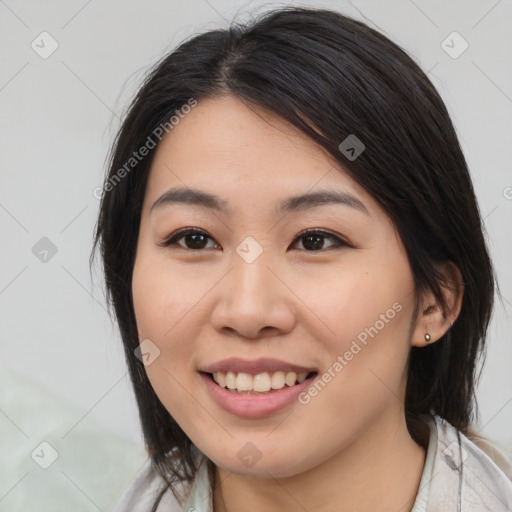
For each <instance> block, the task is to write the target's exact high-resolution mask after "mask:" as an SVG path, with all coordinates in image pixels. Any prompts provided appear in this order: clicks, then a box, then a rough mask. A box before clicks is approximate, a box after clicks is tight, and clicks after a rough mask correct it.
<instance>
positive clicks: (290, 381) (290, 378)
mask: <svg viewBox="0 0 512 512" xmlns="http://www.w3.org/2000/svg"><path fill="white" fill-rule="evenodd" d="M284 381H285V382H286V385H287V386H293V385H294V384H295V383H296V382H297V374H296V373H295V372H288V373H287V374H286V377H285V379H284Z"/></svg>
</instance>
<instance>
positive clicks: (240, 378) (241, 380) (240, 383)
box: [236, 373, 252, 391]
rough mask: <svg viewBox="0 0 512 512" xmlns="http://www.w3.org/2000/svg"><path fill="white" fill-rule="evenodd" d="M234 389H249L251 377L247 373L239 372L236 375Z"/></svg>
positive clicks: (250, 387)
mask: <svg viewBox="0 0 512 512" xmlns="http://www.w3.org/2000/svg"><path fill="white" fill-rule="evenodd" d="M236 389H238V391H251V389H252V377H251V376H250V375H249V374H248V373H239V374H238V375H237V377H236Z"/></svg>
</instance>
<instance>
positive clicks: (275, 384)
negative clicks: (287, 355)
mask: <svg viewBox="0 0 512 512" xmlns="http://www.w3.org/2000/svg"><path fill="white" fill-rule="evenodd" d="M285 379H286V374H285V373H284V372H275V373H274V375H272V389H281V388H284V385H285Z"/></svg>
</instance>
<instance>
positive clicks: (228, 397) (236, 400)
mask: <svg viewBox="0 0 512 512" xmlns="http://www.w3.org/2000/svg"><path fill="white" fill-rule="evenodd" d="M199 375H200V377H201V379H202V380H203V382H204V383H205V385H206V388H207V389H208V391H209V392H210V394H211V396H212V398H213V400H214V401H215V402H216V403H217V405H219V406H220V407H222V408H223V409H224V410H225V411H227V412H229V413H231V414H234V415H235V416H239V417H240V418H251V419H254V418H261V417H263V416H268V415H270V414H274V413H276V412H278V411H280V410H281V409H284V408H285V407H286V406H288V405H290V404H292V403H293V402H294V401H298V399H297V397H298V396H299V394H300V393H301V392H302V391H304V390H305V389H306V388H307V387H308V386H309V385H310V384H311V382H313V380H314V379H315V378H316V376H317V374H316V373H315V374H313V375H312V376H311V377H308V378H307V379H305V380H304V381H302V382H301V383H300V384H296V385H295V386H285V387H284V388H281V389H278V390H276V391H273V392H269V393H268V394H265V395H245V394H241V393H232V392H231V391H228V390H227V389H226V388H221V387H220V386H219V385H218V384H216V383H215V382H214V381H213V380H212V379H211V378H210V377H209V376H208V375H206V374H205V373H201V372H200V373H199Z"/></svg>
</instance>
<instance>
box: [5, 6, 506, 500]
mask: <svg viewBox="0 0 512 512" xmlns="http://www.w3.org/2000/svg"><path fill="white" fill-rule="evenodd" d="M291 3H293V4H295V5H307V6H318V7H326V8H333V9H336V10H339V11H341V12H342V13H345V14H348V15H351V16H353V17H355V18H357V19H361V20H366V22H367V23H369V24H370V26H373V27H374V28H378V29H379V30H381V31H383V32H384V33H385V34H386V35H387V36H388V37H390V38H391V39H392V40H393V41H395V42H396V43H398V44H399V45H400V46H402V47H403V48H404V49H406V50H407V51H408V52H409V53H410V54H412V56H413V57H414V58H415V59H416V60H417V62H418V63H419V64H420V65H421V67H422V68H423V69H424V70H425V71H428V72H429V77H430V79H431V80H432V81H433V83H434V85H435V86H436V88H437V89H438V91H439V92H440V94H441V96H442V97H443V99H444V101H445V102H446V104H447V106H448V110H449V112H450V114H451V116H452V119H453V121H454V124H455V126H456V129H457V132H458V135H459V138H460V141H461V144H462V148H463V151H464V152H465V155H466V158H467V161H468V164H469V167H470V170H471V173H472V176H473V180H474V184H475V188H476V192H477V196H478V200H479V203H480V207H481V211H482V216H483V217H484V218H485V226H486V229H487V232H488V239H489V243H490V249H491V252H492V256H493V258H494V262H495V265H496V269H497V273H498V278H499V282H500V285H501V290H502V293H503V295H504V298H505V301H504V304H503V306H502V305H501V304H500V303H499V302H498V304H497V308H496V310H495V314H494V318H493V322H492V325H491V328H490V335H489V348H488V357H487V363H486V366H485V368H484V371H483V374H482V381H481V386H480V389H479V400H480V402H479V403H480V410H481V421H480V427H481V428H482V429H483V432H484V433H485V434H487V435H489V436H491V437H493V438H494V439H497V440H498V441H501V442H503V443H506V444H507V445H508V446H512V429H511V428H510V426H511V425H512V372H511V361H512V343H511V329H512V321H511V319H510V314H511V311H512V304H511V303H512V271H511V267H510V261H512V237H511V228H510V220H511V217H512V200H511V199H512V188H510V187H512V173H511V162H512V150H511V141H512V123H511V118H512V115H511V114H512V67H511V66H510V49H511V48H512V44H511V43H512V35H511V34H512V33H511V31H510V22H511V21H512V2H511V1H510V0H501V1H496V0H481V1H467V0H465V1H451V2H447V1H420V0H414V1H413V0H396V1H389V0H388V1H386V2H383V1H378V0H374V1H370V0H354V1H353V2H347V1H342V0H336V1H324V2H291ZM285 4H286V3H277V2H256V1H253V2H235V1H229V0H209V1H206V0H188V1H187V2H181V1H172V2H171V1H156V0H153V1H150V2H143V1H133V2H126V1H124V2H121V1H109V2H106V1H99V0H92V1H89V2H87V1H84V0H74V1H66V2H64V1H61V2H58V1H46V2H36V1H33V2H31V1H24V2H15V1H14V0H5V1H4V0H0V38H1V39H0V43H1V44H0V48H2V65H1V68H0V109H1V137H0V144H1V151H0V158H1V171H0V176H1V183H2V185H1V188H0V226H1V230H2V231H1V232H2V252H1V254H2V262H1V265H0V311H1V331H0V332H1V353H2V362H3V364H4V365H5V366H6V367H7V368H9V369H10V370H11V371H12V372H14V373H15V374H17V375H18V376H19V377H20V378H22V379H27V380H28V382H31V383H33V384H35V385H36V386H37V387H39V388H40V390H43V391H44V392H45V393H48V394H49V395H51V396H54V397H56V398H57V399H58V400H62V401H63V402H62V403H64V404H67V405H66V407H67V406H69V407H70V408H71V409H70V410H73V411H74V412H73V414H70V415H69V416H66V417H65V419H62V422H61V423H59V422H58V421H57V423H56V426H55V428H58V429H60V430H59V432H60V433H62V435H64V434H65V433H68V432H71V431H72V430H73V429H76V428H79V426H80V425H81V424H82V422H84V421H86V420H87V421H93V422H95V423H96V424H98V425H99V426H100V427H102V428H104V429H106V430H108V431H110V432H111V433H112V434H115V435H117V436H119V437H121V438H124V439H125V440H127V441H130V442H132V443H134V446H135V445H138V447H142V439H141V434H140V430H139V425H138V416H137V410H136V408H135V403H134V399H133V394H132V391H131V389H130V385H129V381H128V375H127V373H126V368H125V363H124V355H123V352H122V347H121V340H120V337H119V335H118V333H117V330H116V327H112V326H111V324H110V320H109V318H108V316H107V313H106V309H105V304H104V298H103V291H102V290H103V288H102V286H103V285H102V276H101V273H100V271H99V267H98V266H97V267H96V268H97V271H96V273H95V275H94V282H93V283H91V280H90V276H89V269H88V257H89V253H90V249H91V243H92V232H93V226H94V223H95V221H96V215H97V210H98V206H99V201H98V200H97V199H96V198H95V197H94V196H93V190H94V189H95V188H96V187H99V186H101V183H102V176H103V172H104V164H105V156H106V153H107V150H108V147H109V144H110V143H111V141H112V138H113V136H114V134H115V131H116V129H117V127H118V126H119V117H121V116H122V113H123V111H124V109H125V108H126V106H127V102H128V100H129V99H131V97H132V95H133V93H134V92H135V90H136V88H137V85H138V84H139V82H140V80H141V78H142V76H143V74H144V72H145V71H147V69H148V68H149V67H150V66H151V65H152V64H153V63H154V62H156V60H158V59H159V58H160V57H161V56H162V55H163V54H164V53H167V52H168V51H169V50H171V49H172V48H173V47H174V46H175V45H176V44H177V43H178V42H180V41H181V40H183V39H184V38H185V37H187V36H189V35H190V34H197V33H199V32H202V31H205V30H209V29H213V28H217V27H226V26H227V25H228V23H229V21H230V20H231V19H232V18H233V17H234V16H235V15H236V14H237V12H238V15H237V19H238V20H239V21H244V20H245V19H247V18H248V17H250V14H251V12H254V13H258V12H262V11H265V10H267V9H269V8H271V7H276V6H280V5H285ZM43 31H47V32H48V33H50V34H51V36H52V37H53V38H54V39H55V40H56V41H57V42H58V45H59V46H58V49H57V50H56V51H55V52H54V53H53V54H52V55H51V56H50V57H48V58H47V59H43V58H41V57H40V55H39V54H38V53H36V52H35V51H34V50H33V49H32V48H31V43H32V41H33V40H36V42H37V41H38V39H37V37H38V36H39V34H40V33H41V32H43ZM453 31H457V32H458V33H459V34H460V35H461V36H462V37H463V38H464V39H465V40H466V41H467V43H468V44H469V47H468V49H467V50H466V51H465V52H464V53H463V54H462V55H460V56H459V57H458V58H452V57H451V56H450V55H448V54H447V53H446V51H445V50H444V49H443V47H442V42H443V40H445V39H446V37H447V36H448V35H449V34H451V33H452V32H453ZM456 44H459V42H457V43H456ZM42 237H48V238H49V239H50V240H51V241H52V242H53V244H55V245H56V247H57V253H56V254H55V255H54V256H53V257H52V258H51V259H49V261H47V262H46V263H43V262H41V261H40V260H39V259H38V258H36V256H35V255H34V254H33V252H32V248H33V246H34V245H35V244H36V243H37V242H38V241H39V240H40V239H41V238H42ZM31 389H32V388H31ZM33 389H35V388H33ZM3 393H5V392H3ZM34 393H36V392H35V391H34ZM38 396H39V395H38ZM34 397H35V395H34ZM34 397H26V398H27V402H26V403H29V399H30V398H34ZM4 398H5V395H4ZM11 398H12V397H11ZM34 399H35V398H34ZM6 403H8V404H13V403H16V404H17V405H18V407H17V408H16V409H15V410H14V408H11V409H9V410H6V409H8V407H7V406H6V405H5V404H6ZM24 404H25V399H23V397H20V398H19V399H17V398H16V399H12V400H11V401H6V400H5V399H4V401H3V405H2V411H1V414H0V419H1V420H2V421H3V423H2V425H3V428H4V427H5V429H6V430H5V432H6V433H7V434H8V436H7V437H8V439H7V441H5V443H7V444H9V445H12V446H21V447H23V448H22V449H21V451H22V452H23V450H25V451H26V453H27V457H28V456H29V454H30V452H31V451H32V449H34V448H35V447H36V446H37V445H38V443H39V442H40V441H42V440H43V439H39V438H38V435H37V434H34V433H35V432H37V426H38V422H42V421H43V418H44V419H45V421H46V420H47V419H48V417H49V416H51V415H52V411H51V410H48V409H45V407H41V408H39V409H37V408H36V409H31V410H30V411H27V414H23V410H24V409H23V407H24ZM12 407H14V406H12ZM27 407H28V406H27ZM63 418H64V417H63ZM67 439H70V437H68V438H67ZM91 450H94V447H91ZM23 453H25V452H23ZM21 476H22V474H20V475H19V477H21ZM15 482H16V478H14V476H11V482H10V484H9V485H8V484H7V483H2V484H1V485H0V504H1V498H2V496H3V495H5V493H6V492H7V491H9V488H10V486H11V485H14V484H15ZM14 492H15V491H13V493H14ZM9 499H10V498H9ZM97 508H99V507H97ZM97 508H96V509H97ZM93 509H94V508H93ZM96 509H94V510H96Z"/></svg>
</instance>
